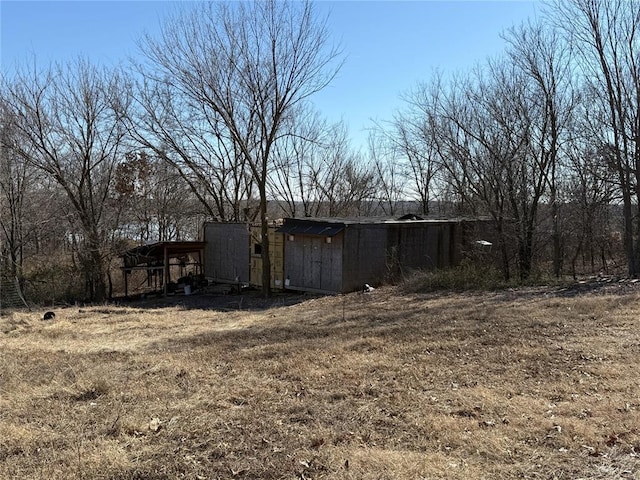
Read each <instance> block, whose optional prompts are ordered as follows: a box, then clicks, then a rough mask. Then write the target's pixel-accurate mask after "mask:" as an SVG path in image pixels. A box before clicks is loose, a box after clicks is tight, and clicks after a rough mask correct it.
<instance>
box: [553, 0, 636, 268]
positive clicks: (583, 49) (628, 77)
mask: <svg viewBox="0 0 640 480" xmlns="http://www.w3.org/2000/svg"><path fill="white" fill-rule="evenodd" d="M550 18H551V19H552V20H553V21H554V22H555V23H556V24H557V25H558V27H559V28H560V29H562V30H563V31H564V32H565V33H566V37H567V42H571V43H572V44H573V45H574V46H575V47H576V52H577V53H578V56H577V60H578V62H579V65H580V66H581V69H582V72H583V78H584V81H585V82H586V83H587V85H588V86H589V89H590V91H591V93H592V94H593V95H594V98H595V99H597V101H598V105H597V107H598V111H599V115H598V114H596V115H592V116H591V118H592V119H593V120H594V121H595V122H596V125H595V126H594V128H593V132H594V133H595V134H597V136H596V137H595V138H594V139H593V140H595V142H594V143H598V144H599V145H595V146H594V147H595V148H594V151H601V152H604V151H606V152H608V153H607V155H606V156H607V157H608V159H609V163H610V165H611V167H612V169H613V171H614V172H615V175H616V183H617V187H618V189H619V191H620V195H621V197H622V207H623V217H624V235H623V236H624V246H625V251H626V257H627V264H628V270H629V274H630V275H632V276H638V275H639V274H640V240H639V238H638V236H637V232H638V230H639V229H640V188H638V185H640V53H639V52H640V35H638V32H640V2H639V1H638V0H557V1H555V2H553V3H552V8H551V10H550Z"/></svg>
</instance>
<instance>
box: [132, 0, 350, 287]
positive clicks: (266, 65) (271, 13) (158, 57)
mask: <svg viewBox="0 0 640 480" xmlns="http://www.w3.org/2000/svg"><path fill="white" fill-rule="evenodd" d="M142 49H143V53H144V54H145V55H146V57H147V59H148V60H149V63H150V65H149V66H150V67H151V68H152V69H153V70H152V71H153V72H155V73H153V74H149V75H148V78H153V80H154V81H155V82H162V83H164V84H166V85H170V86H171V87H172V89H173V90H174V92H175V93H176V94H179V96H177V98H176V100H175V101H179V102H180V103H181V104H182V105H192V106H194V107H195V108H197V109H199V110H200V112H201V117H202V118H204V120H205V121H206V124H207V125H208V126H209V128H208V129H207V130H208V131H207V132H206V133H207V134H208V135H213V136H217V137H219V138H221V139H222V140H223V141H224V143H225V145H228V146H229V151H230V152H233V153H234V154H237V155H238V156H239V158H242V159H243V161H245V162H246V165H247V166H248V168H249V171H250V172H251V177H252V179H253V181H254V182H255V187H256V189H257V191H258V197H259V199H260V222H261V224H262V241H263V248H262V262H263V267H262V271H263V277H264V278H263V280H262V285H263V291H264V294H265V295H269V293H270V287H269V286H270V284H271V282H270V278H269V277H270V272H271V268H270V258H269V245H268V242H269V238H268V235H267V232H268V226H269V219H268V217H267V202H268V188H267V187H268V182H269V173H270V170H271V168H272V166H273V152H274V145H275V144H276V142H278V141H279V140H280V138H281V137H282V136H283V135H286V134H287V133H288V132H286V131H285V130H284V127H285V126H286V125H287V117H288V116H290V115H292V114H294V113H295V107H296V106H297V105H299V104H300V103H301V102H303V101H304V100H305V99H307V98H309V97H310V96H311V95H313V94H314V93H316V92H318V91H319V90H321V89H322V88H324V87H325V86H326V85H327V84H328V83H329V82H330V81H331V80H332V78H333V77H334V76H335V74H336V72H337V69H338V68H339V64H337V63H336V60H337V59H338V57H339V51H338V50H337V49H336V48H335V47H331V46H330V45H328V30H327V28H326V22H325V21H322V20H319V19H318V18H317V17H316V15H315V11H314V8H313V6H312V4H311V3H309V2H304V3H299V2H293V1H291V2H278V1H276V0H268V1H265V2H251V3H245V2H241V3H207V4H198V5H197V6H195V7H194V8H193V9H192V10H190V11H186V12H183V14H181V15H177V16H175V17H173V18H171V19H169V20H168V21H167V22H166V23H165V25H164V28H163V30H162V33H161V35H160V38H159V39H157V40H156V39H153V38H151V37H146V38H145V40H144V42H143V45H142Z"/></svg>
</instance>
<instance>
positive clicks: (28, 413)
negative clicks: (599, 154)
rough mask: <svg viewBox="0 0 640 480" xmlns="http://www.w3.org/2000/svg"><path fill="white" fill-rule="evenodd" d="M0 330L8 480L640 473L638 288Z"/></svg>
mask: <svg viewBox="0 0 640 480" xmlns="http://www.w3.org/2000/svg"><path fill="white" fill-rule="evenodd" d="M40 313H41V312H36V313H14V314H12V315H10V316H6V317H2V318H0V478H46V479H51V480H53V479H69V478H70V479H81V478H85V479H94V478H105V479H106V478H113V479H142V478H144V479H164V478H166V479H170V478H171V479H173V478H188V479H216V478H223V479H231V478H239V479H303V478H306V479H311V478H330V479H419V478H428V479H465V480H469V479H507V478H526V479H616V478H617V479H639V478H640V294H638V293H633V292H632V293H625V294H624V295H618V294H606V295H581V296H576V297H562V296H558V295H544V294H543V293H535V294H526V293H521V292H515V293H514V292H511V293H499V294H496V293H492V294H484V295H481V294H477V295H436V294H429V295H419V294H402V293H400V291H399V290H397V289H391V288H389V289H378V290H376V291H375V292H373V293H372V294H365V295H362V294H353V295H347V296H344V297H328V298H316V299H310V300H308V301H306V302H303V303H300V304H298V305H293V306H282V307H274V308H270V309H267V310H261V311H236V312H234V311H226V312H223V311H215V310H211V309H201V308H188V307H181V306H172V307H171V306H169V307H164V308H144V309H143V308H125V307H102V308H98V307H95V308H87V309H82V310H78V309H77V308H75V309H73V308H67V309H64V310H59V311H58V312H57V318H56V320H55V321H53V322H43V321H41V320H40V318H41V315H40Z"/></svg>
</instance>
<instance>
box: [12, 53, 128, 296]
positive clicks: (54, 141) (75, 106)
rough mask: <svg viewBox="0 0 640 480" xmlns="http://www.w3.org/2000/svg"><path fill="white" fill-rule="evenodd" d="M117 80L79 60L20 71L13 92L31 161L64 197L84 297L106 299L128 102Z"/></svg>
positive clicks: (26, 154)
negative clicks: (116, 183) (69, 212)
mask: <svg viewBox="0 0 640 480" xmlns="http://www.w3.org/2000/svg"><path fill="white" fill-rule="evenodd" d="M121 80H122V77H121V76H120V75H119V74H118V72H115V71H112V70H107V69H99V68H97V67H95V66H93V65H92V64H90V63H89V62H88V61H87V60H84V59H79V60H77V61H75V62H71V63H68V64H64V65H56V66H54V67H52V68H49V69H46V70H44V71H38V70H37V69H36V68H35V67H34V68H32V69H30V70H22V71H18V72H17V73H16V75H15V77H14V78H13V81H12V82H11V84H10V87H9V90H8V96H7V97H8V103H9V104H10V106H11V108H12V111H13V113H14V115H15V116H16V126H17V129H18V131H19V134H20V135H22V136H23V137H24V139H25V142H26V143H25V145H26V146H25V147H24V148H22V149H21V150H20V153H21V155H22V156H23V158H24V159H25V160H27V161H28V162H30V163H31V164H32V165H34V166H36V167H37V168H39V169H40V170H41V171H43V172H45V173H46V174H47V175H49V176H50V177H51V178H52V179H54V180H55V182H56V183H57V184H58V185H59V186H60V187H61V188H62V190H63V191H64V192H65V194H66V196H67V199H68V201H69V205H70V206H71V208H72V213H73V215H72V216H70V217H69V219H70V220H71V221H72V222H73V223H74V224H75V225H77V226H78V228H79V229H80V230H79V232H77V233H75V234H74V235H73V241H74V245H76V246H77V248H78V254H79V258H80V260H81V263H82V271H83V272H84V274H85V279H86V295H87V297H88V298H89V299H91V300H94V301H101V300H103V299H104V298H106V295H107V289H106V277H107V268H106V266H107V265H108V258H107V257H108V256H109V255H111V253H112V252H111V250H110V248H109V245H107V244H106V242H107V241H108V239H109V238H110V233H111V232H113V230H114V229H115V226H116V225H117V218H116V217H117V216H114V215H113V209H114V208H115V207H116V205H115V204H114V202H113V201H111V193H112V183H113V182H112V180H113V174H114V171H115V166H116V165H117V163H118V161H119V160H120V159H121V156H122V155H123V148H124V140H125V130H124V129H123V127H122V123H121V118H122V116H123V115H124V113H125V111H126V109H127V107H128V101H129V98H128V97H127V94H126V89H124V88H122V83H121Z"/></svg>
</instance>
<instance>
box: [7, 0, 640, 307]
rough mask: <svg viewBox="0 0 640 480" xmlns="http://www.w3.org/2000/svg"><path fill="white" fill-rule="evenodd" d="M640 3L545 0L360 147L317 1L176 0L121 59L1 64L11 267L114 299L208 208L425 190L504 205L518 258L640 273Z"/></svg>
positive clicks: (381, 200)
mask: <svg viewBox="0 0 640 480" xmlns="http://www.w3.org/2000/svg"><path fill="white" fill-rule="evenodd" d="M639 24H640V1H638V0H617V1H604V0H558V1H552V2H548V3H545V7H544V13H543V14H542V15H541V17H540V19H539V21H538V20H536V21H535V22H534V21H531V22H527V23H525V24H523V25H520V26H515V27H513V28H511V29H509V30H508V31H506V32H504V39H505V41H506V45H507V47H506V51H505V52H504V54H503V55H501V56H500V57H498V58H492V59H489V60H487V61H486V62H484V63H481V64H478V65H476V66H474V68H472V69H470V70H469V71H468V72H464V73H459V74H457V75H445V74H443V73H434V75H433V76H432V77H431V78H429V79H425V80H424V82H422V83H419V84H418V85H415V86H413V87H412V88H410V89H409V90H408V91H407V92H406V93H405V94H404V95H403V96H402V100H401V103H400V106H399V108H398V110H397V112H396V114H395V115H394V117H393V118H390V119H388V120H386V121H382V122H379V123H378V124H376V125H374V126H373V127H372V129H371V135H370V138H369V145H368V148H367V149H366V150H365V151H363V150H362V149H355V148H354V147H353V146H352V145H351V143H350V139H349V134H348V129H347V127H346V125H344V124H343V123H342V122H340V123H331V122H328V121H327V120H326V119H325V118H324V117H323V116H322V113H321V112H319V111H317V110H316V109H315V108H314V106H313V103H312V99H313V95H314V94H315V93H317V92H318V91H320V90H321V89H323V88H324V87H326V86H327V85H328V84H330V82H331V81H332V79H333V78H334V76H335V75H336V74H337V73H338V71H339V69H340V66H341V64H342V62H343V61H345V60H344V57H343V55H342V51H341V49H340V48H339V46H336V45H335V44H334V43H333V41H332V39H331V38H330V35H329V32H328V28H327V19H326V18H324V17H322V16H320V15H319V14H318V12H317V11H316V9H315V7H314V5H313V3H311V2H293V1H283V2H279V1H275V0H270V1H266V2H255V3H218V2H216V3H202V4H200V3H197V4H189V5H183V8H182V10H180V11H177V12H176V13H175V14H174V15H172V16H170V17H168V18H167V19H166V20H165V22H164V24H163V28H162V30H161V33H160V35H158V36H156V37H151V36H148V35H147V36H143V37H142V38H141V40H140V42H139V46H140V55H139V57H138V61H137V62H135V63H130V64H128V65H126V66H119V67H113V68H107V67H103V66H99V65H95V64H94V63H92V62H91V61H89V60H87V59H85V58H79V59H77V60H75V61H71V62H68V63H63V64H53V65H48V66H45V67H39V66H38V65H37V62H36V61H35V60H33V61H32V62H30V63H26V62H25V64H24V65H22V66H19V67H17V68H15V70H14V71H12V72H3V78H2V83H1V85H0V89H1V91H0V147H1V157H0V235H1V249H2V271H3V272H5V273H6V274H8V275H11V276H15V277H18V278H19V279H20V280H21V281H22V282H23V284H24V285H25V288H26V289H27V291H28V292H30V293H31V296H32V297H33V298H34V299H36V300H38V301H49V300H51V301H59V300H77V299H85V300H90V301H102V300H104V299H106V298H107V297H109V296H110V295H111V293H112V287H113V278H112V275H111V272H112V270H113V268H114V267H115V266H118V261H117V259H118V254H120V253H122V251H123V250H124V249H126V248H128V247H130V246H132V245H136V244H139V243H141V242H147V241H158V240H186V239H194V238H196V237H197V236H198V230H199V227H200V226H201V224H202V222H203V221H205V220H214V219H215V220H218V221H240V222H244V221H251V222H258V223H260V224H261V225H262V229H263V233H266V231H267V228H268V225H269V223H270V221H271V220H273V219H274V218H278V217H282V216H294V217H295V216H298V217H301V216H362V215H379V214H384V215H392V216H399V215H401V214H403V213H406V212H407V211H409V210H411V211H412V213H417V214H421V215H425V216H426V215H448V216H453V215H455V216H489V217H490V218H491V219H492V221H493V225H494V227H495V233H496V235H495V238H496V239H497V245H496V246H495V248H496V249H497V251H498V252H499V254H500V268H501V270H502V273H503V275H504V277H505V278H507V279H508V278H512V277H513V278H516V279H520V280H527V279H528V278H529V277H530V276H531V275H532V274H534V273H536V272H539V271H540V270H542V269H548V270H549V271H550V272H552V273H553V274H554V275H556V276H562V275H565V274H567V273H573V274H576V272H578V273H579V272H596V271H600V270H602V269H606V268H608V265H609V263H610V262H611V261H612V260H613V259H615V251H616V246H617V245H619V246H620V247H619V250H620V251H621V252H623V260H622V261H623V262H626V266H627V270H628V273H629V274H630V275H632V276H637V275H638V274H639V273H640V237H639V232H640V211H639V210H638V209H639V208H640V187H639V185H640V72H639V71H638V69H639V68H640V40H639V39H638V34H637V33H638V32H639V31H640V25H639ZM263 238H264V242H265V245H263V248H262V252H263V263H264V267H263V269H262V270H263V272H264V274H265V275H269V272H270V268H269V262H270V259H269V248H268V245H266V242H268V235H263ZM262 283H263V285H265V289H267V290H265V294H268V293H269V292H268V286H269V285H270V282H269V281H268V280H267V279H263V282H262Z"/></svg>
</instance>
